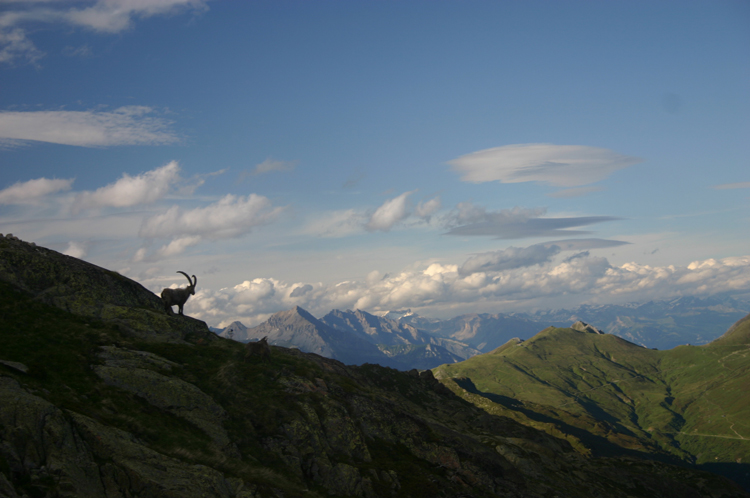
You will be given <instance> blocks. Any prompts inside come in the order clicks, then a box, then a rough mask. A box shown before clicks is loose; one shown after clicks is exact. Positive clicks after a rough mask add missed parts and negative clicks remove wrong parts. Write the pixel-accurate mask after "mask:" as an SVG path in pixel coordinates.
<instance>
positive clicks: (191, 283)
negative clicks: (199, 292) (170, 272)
mask: <svg viewBox="0 0 750 498" xmlns="http://www.w3.org/2000/svg"><path fill="white" fill-rule="evenodd" d="M177 273H182V274H183V275H185V278H187V279H188V282H189V283H190V285H188V287H187V288H188V289H190V294H193V295H195V286H196V285H198V277H196V276H195V275H193V279H194V280H190V277H188V274H187V273H185V272H184V271H178V272H177Z"/></svg>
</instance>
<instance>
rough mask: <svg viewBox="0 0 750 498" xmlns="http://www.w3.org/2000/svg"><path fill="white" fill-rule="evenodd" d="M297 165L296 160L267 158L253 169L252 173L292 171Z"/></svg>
mask: <svg viewBox="0 0 750 498" xmlns="http://www.w3.org/2000/svg"><path fill="white" fill-rule="evenodd" d="M296 166H297V161H279V160H277V159H271V158H270V157H269V158H267V159H266V160H265V161H263V162H262V163H260V164H257V165H256V166H255V168H254V169H253V174H254V175H262V174H264V173H272V172H274V171H292V170H293V169H294V168H295V167H296Z"/></svg>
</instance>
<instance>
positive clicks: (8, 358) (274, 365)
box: [0, 238, 748, 498]
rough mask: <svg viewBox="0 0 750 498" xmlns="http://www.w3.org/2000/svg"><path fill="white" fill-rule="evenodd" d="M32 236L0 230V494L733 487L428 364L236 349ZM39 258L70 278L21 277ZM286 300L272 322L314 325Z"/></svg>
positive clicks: (239, 496)
mask: <svg viewBox="0 0 750 498" xmlns="http://www.w3.org/2000/svg"><path fill="white" fill-rule="evenodd" d="M35 251H36V249H34V248H33V246H30V245H28V244H25V243H23V242H20V241H16V240H7V239H5V238H4V239H0V264H1V265H2V267H1V268H2V271H0V360H1V361H0V497H2V498H6V497H7V498H35V497H41V496H44V497H49V498H58V497H82V496H85V497H87V498H114V497H118V498H130V497H133V498H135V497H152V498H161V497H165V498H167V497H168V498H177V497H180V498H192V497H195V498H198V497H201V498H206V497H211V498H213V497H221V498H270V497H276V498H278V497H288V498H293V497H310V498H314V497H322V496H341V497H358V498H359V497H364V498H374V497H397V498H419V497H425V498H426V497H430V498H432V497H440V496H443V497H459V496H461V497H467V498H468V497H476V498H483V497H498V496H500V497H508V498H520V497H528V498H542V497H549V496H566V497H572V498H576V497H580V498H584V497H591V496H608V497H609V496H611V497H616V498H620V497H621V498H626V497H638V498H640V497H642V498H646V497H649V498H651V497H668V498H671V497H674V498H683V497H689V498H690V497H700V496H712V497H716V498H725V497H726V498H730V497H737V498H740V497H747V496H748V495H747V494H746V493H744V492H743V491H742V490H741V489H739V488H738V487H737V486H735V485H734V484H733V483H732V482H730V481H728V480H726V479H724V478H722V477H719V476H716V475H714V474H711V473H707V472H700V471H697V470H695V469H692V468H689V467H685V466H675V465H670V464H668V463H664V462H659V461H655V460H646V459H642V458H637V457H633V456H632V455H631V456H626V455H625V454H621V455H617V454H615V455H610V456H608V457H606V458H601V457H593V456H591V454H590V452H589V451H587V449H586V448H585V446H584V445H582V444H581V442H580V440H578V439H576V437H575V436H572V435H567V436H566V435H563V434H558V435H552V434H549V433H547V432H545V431H541V430H539V429H537V428H534V427H532V426H530V425H526V424H524V423H520V422H519V421H517V420H515V419H514V418H513V417H508V416H501V415H493V414H491V413H488V412H487V411H486V410H484V409H483V408H479V407H476V406H473V405H472V404H470V403H467V402H466V401H465V400H463V399H461V397H460V396H458V395H457V394H455V390H454V388H455V384H451V389H449V388H448V387H446V385H444V384H442V383H440V382H439V381H438V380H436V379H435V377H434V376H433V375H432V373H431V372H430V371H423V372H419V371H417V370H412V371H409V372H401V371H398V370H395V369H390V368H385V367H381V366H378V365H364V366H361V367H354V366H346V365H344V364H343V363H341V362H338V361H336V360H331V359H326V358H323V357H322V356H320V355H317V354H311V353H303V352H301V351H299V350H296V349H289V348H284V347H278V346H272V347H271V355H270V358H269V359H267V360H265V359H263V358H254V357H247V355H246V347H245V345H243V344H240V343H238V342H236V341H228V340H224V339H222V338H219V337H217V336H216V335H215V334H213V333H211V332H209V331H208V329H207V328H206V327H205V324H203V325H202V326H201V324H202V322H198V321H195V320H191V319H189V318H187V317H184V318H183V317H170V316H168V315H166V313H164V311H163V309H162V310H161V312H162V316H157V315H158V313H157V311H156V310H154V309H153V307H152V306H150V305H149V304H148V303H149V302H151V303H153V304H155V305H158V304H159V303H158V301H157V302H156V303H154V301H153V299H152V296H153V294H152V293H150V292H149V291H148V290H146V289H143V288H141V287H139V286H138V284H136V283H135V282H132V281H129V280H128V279H126V278H125V277H120V276H116V274H113V273H112V272H109V271H108V270H105V269H101V268H98V267H95V266H94V265H89V264H87V263H84V262H79V263H76V262H73V263H72V264H71V262H70V261H69V260H68V259H67V257H62V255H59V253H54V251H50V252H46V250H45V252H43V253H36V254H35ZM18 264H20V266H17V265H18ZM47 271H49V272H50V274H52V275H57V276H67V277H68V278H67V280H66V279H65V278H55V279H51V280H48V281H47V282H46V283H45V284H44V285H37V286H36V287H34V286H31V285H29V279H30V278H31V277H33V275H35V274H41V273H44V272H47ZM31 281H32V282H33V279H32V280H31ZM99 281H101V282H103V283H104V285H102V286H99V285H98V284H97V283H96V282H99ZM81 282H84V283H88V284H90V285H82V284H81ZM71 289H74V290H75V293H72V292H71ZM121 295H126V296H130V297H129V298H128V299H132V300H133V302H134V303H138V304H135V305H133V306H130V305H129V304H128V301H123V300H122V298H121ZM48 296H53V298H52V299H50V298H49V297H48ZM60 296H62V297H60ZM58 298H59V299H58ZM60 303H63V306H60ZM78 303H84V304H83V305H79V304H78ZM112 309H114V310H115V311H111V310H112ZM92 310H93V311H92ZM104 310H110V311H104ZM293 311H294V313H290V314H289V315H288V316H285V317H279V318H280V319H279V320H278V321H275V322H273V324H272V325H273V326H274V327H276V328H278V329H279V330H281V331H282V332H283V331H284V330H285V327H287V326H289V325H294V326H296V324H297V323H296V322H297V321H298V320H300V319H304V320H305V321H306V322H308V323H310V324H311V325H310V326H311V327H314V326H315V325H316V324H315V322H313V321H312V320H311V319H310V318H311V317H308V316H305V315H304V314H303V313H302V311H301V310H293ZM282 318H283V319H282ZM161 324H163V326H162V325H161ZM162 327H163V328H162ZM319 332H320V331H319V330H317V329H315V330H310V337H312V338H313V339H314V338H315V337H316V336H315V334H316V333H319ZM285 333H286V332H285ZM591 335H592V336H594V335H593V334H591ZM596 337H599V336H596Z"/></svg>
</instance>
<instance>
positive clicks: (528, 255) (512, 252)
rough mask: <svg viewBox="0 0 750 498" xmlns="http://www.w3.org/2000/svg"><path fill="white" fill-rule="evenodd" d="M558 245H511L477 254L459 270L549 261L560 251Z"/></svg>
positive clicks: (466, 271)
mask: <svg viewBox="0 0 750 498" xmlns="http://www.w3.org/2000/svg"><path fill="white" fill-rule="evenodd" d="M560 250H561V249H560V246H557V245H542V244H538V245H533V246H529V247H509V248H507V249H503V250H501V251H491V252H484V253H481V254H477V255H476V256H472V257H470V258H469V259H467V260H466V261H465V262H464V264H463V265H461V267H460V268H459V270H458V273H459V274H460V275H470V274H472V273H478V272H487V271H502V270H512V269H514V268H523V267H526V266H533V265H541V264H543V263H547V262H549V261H550V260H551V259H552V258H553V257H555V256H556V255H557V254H558V253H559V252H560Z"/></svg>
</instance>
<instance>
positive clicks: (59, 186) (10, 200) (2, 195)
mask: <svg viewBox="0 0 750 498" xmlns="http://www.w3.org/2000/svg"><path fill="white" fill-rule="evenodd" d="M72 185H73V179H72V178H71V179H68V180H58V179H49V178H37V179H36V180H29V181H27V182H19V183H16V184H15V185H12V186H10V187H8V188H6V189H3V190H0V204H33V203H35V202H37V201H39V200H40V199H41V198H42V197H45V196H47V195H50V194H54V193H57V192H62V191H65V190H70V188H71V186H72Z"/></svg>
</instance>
